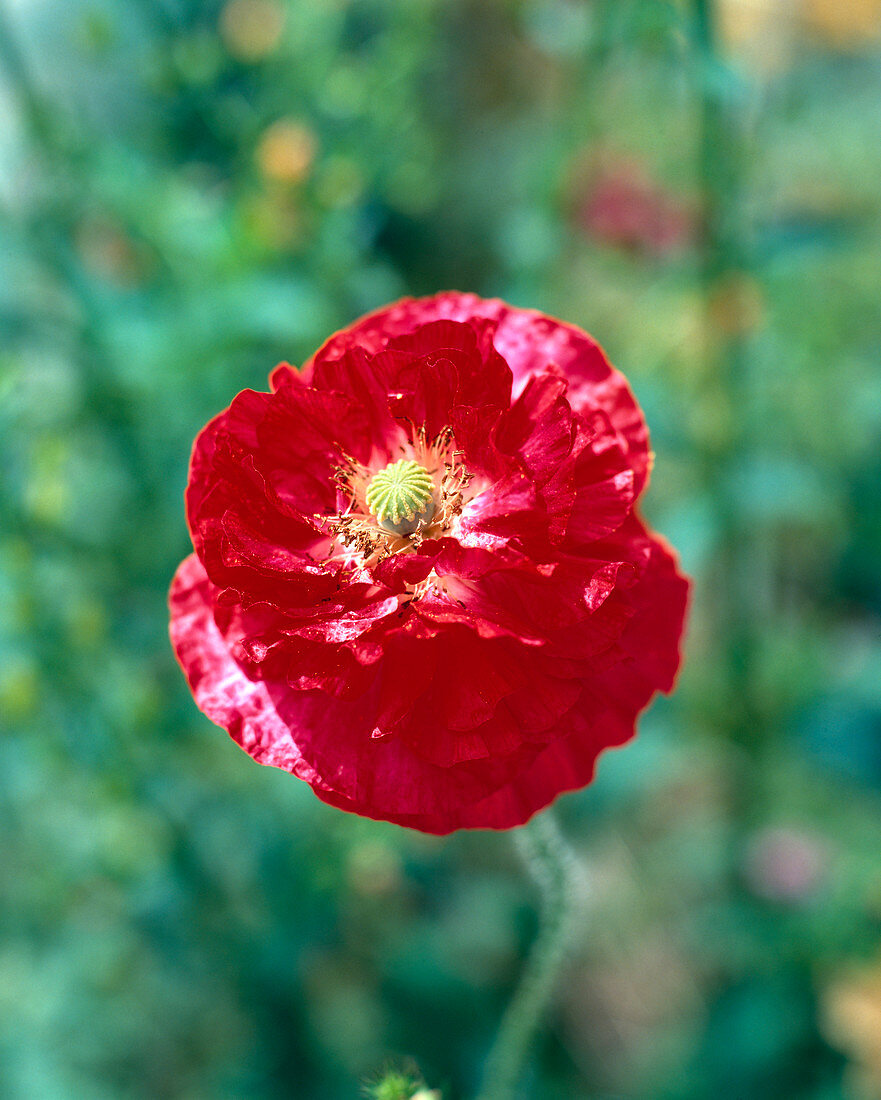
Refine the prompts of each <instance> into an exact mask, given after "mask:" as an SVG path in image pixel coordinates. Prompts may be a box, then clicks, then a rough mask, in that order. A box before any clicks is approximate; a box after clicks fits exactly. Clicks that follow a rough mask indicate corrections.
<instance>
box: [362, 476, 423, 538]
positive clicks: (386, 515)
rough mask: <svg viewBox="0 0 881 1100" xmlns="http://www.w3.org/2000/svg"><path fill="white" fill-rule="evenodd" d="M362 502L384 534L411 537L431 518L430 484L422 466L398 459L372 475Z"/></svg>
mask: <svg viewBox="0 0 881 1100" xmlns="http://www.w3.org/2000/svg"><path fill="white" fill-rule="evenodd" d="M365 501H366V503H367V507H368V508H369V509H370V512H371V514H372V515H374V516H375V517H376V522H377V523H378V524H379V525H380V527H382V528H383V529H384V530H386V531H389V532H391V533H393V534H395V535H411V534H413V532H414V531H415V530H416V529H417V527H419V526H420V525H425V524H427V523H428V522H429V521H430V519H431V517H432V516H433V515H434V512H435V499H434V481H433V480H432V477H431V474H430V473H429V472H428V470H426V469H425V467H424V466H420V465H419V463H418V462H415V461H414V460H413V459H412V458H402V459H399V460H398V461H397V462H390V463H389V464H388V466H386V467H385V469H383V470H380V471H379V473H377V474H374V475H373V477H372V478H371V480H370V484H369V485H368V486H367V493H366V495H365Z"/></svg>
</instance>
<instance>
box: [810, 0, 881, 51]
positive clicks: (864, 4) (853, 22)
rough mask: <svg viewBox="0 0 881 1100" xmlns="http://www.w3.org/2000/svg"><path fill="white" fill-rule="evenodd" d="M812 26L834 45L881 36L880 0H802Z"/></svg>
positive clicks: (853, 45)
mask: <svg viewBox="0 0 881 1100" xmlns="http://www.w3.org/2000/svg"><path fill="white" fill-rule="evenodd" d="M803 4H804V18H805V22H806V23H807V25H808V27H809V29H810V30H812V31H813V32H814V33H815V34H817V35H818V36H819V37H820V38H822V39H825V40H826V41H827V42H829V43H830V44H832V45H834V46H840V47H844V48H849V47H850V48H852V47H855V46H860V45H862V44H863V43H866V42H868V43H871V42H873V41H876V40H877V39H879V38H881V0H803Z"/></svg>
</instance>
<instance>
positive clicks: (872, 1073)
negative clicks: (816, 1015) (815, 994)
mask: <svg viewBox="0 0 881 1100" xmlns="http://www.w3.org/2000/svg"><path fill="white" fill-rule="evenodd" d="M821 1009H822V1015H823V1027H824V1031H825V1032H826V1036H827V1038H828V1039H829V1041H830V1042H831V1043H832V1045H833V1046H835V1047H837V1048H838V1049H839V1050H842V1051H844V1052H845V1053H846V1054H847V1055H848V1056H849V1057H850V1058H851V1059H853V1061H854V1062H856V1063H857V1068H858V1072H857V1074H855V1075H854V1077H855V1078H859V1080H860V1081H861V1082H862V1087H861V1089H860V1093H861V1094H862V1090H863V1089H865V1090H866V1091H865V1095H866V1096H872V1097H877V1096H881V963H875V964H873V965H872V966H869V967H866V968H864V969H862V970H859V971H856V972H853V973H851V974H848V975H845V976H843V977H840V978H839V979H838V980H836V981H834V982H832V983H831V985H829V986H828V987H827V989H826V990H825V993H824V995H823V997H822V999H821Z"/></svg>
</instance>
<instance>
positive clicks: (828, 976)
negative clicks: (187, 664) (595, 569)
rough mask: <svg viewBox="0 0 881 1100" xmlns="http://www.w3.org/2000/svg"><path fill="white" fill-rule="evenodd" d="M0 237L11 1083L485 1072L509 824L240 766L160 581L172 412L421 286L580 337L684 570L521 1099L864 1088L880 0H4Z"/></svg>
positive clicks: (596, 833)
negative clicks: (453, 826) (611, 375)
mask: <svg viewBox="0 0 881 1100" xmlns="http://www.w3.org/2000/svg"><path fill="white" fill-rule="evenodd" d="M0 256H2V274H0V724H2V727H3V738H2V741H0V754H2V759H0V792H2V802H0V865H2V868H3V872H2V879H0V897H2V915H0V927H2V940H0V1095H2V1096H3V1097H4V1098H5V1097H8V1098H10V1100H56V1098H57V1100H80V1098H82V1100H93V1098H94V1100H110V1098H113V1100H115V1098H121V1100H128V1098H133V1100H147V1098H150V1100H154V1098H155V1100H163V1098H169V1100H179V1098H180V1100H213V1098H218V1100H232V1098H247V1100H251V1098H253V1100H276V1098H282V1097H304V1098H313V1097H314V1098H316V1100H325V1098H327V1100H338V1098H340V1100H342V1098H346V1097H354V1096H357V1095H359V1089H360V1088H361V1084H362V1083H363V1081H365V1080H370V1079H375V1076H376V1075H377V1074H378V1073H380V1072H381V1071H382V1068H383V1066H384V1065H387V1064H397V1063H398V1062H399V1060H400V1059H405V1058H407V1057H411V1058H413V1059H415V1060H416V1062H417V1063H418V1065H419V1067H420V1068H421V1070H422V1072H423V1073H424V1075H425V1077H426V1079H427V1081H428V1082H429V1083H430V1084H432V1085H433V1086H435V1087H439V1088H442V1089H443V1090H444V1096H445V1098H446V1100H456V1098H462V1097H467V1096H469V1095H473V1093H474V1090H475V1087H476V1085H477V1082H478V1080H479V1076H480V1070H481V1065H482V1061H483V1058H484V1057H485V1054H486V1051H487V1048H488V1044H489V1042H490V1041H491V1038H492V1035H493V1032H494V1029H495V1026H496V1023H497V1021H498V1017H499V1015H500V1012H501V1011H502V1007H503V1005H504V1004H505V1002H506V1000H507V998H508V997H509V995H510V991H511V989H512V987H513V984H514V983H515V981H516V978H517V975H518V973H519V971H520V967H521V963H522V958H523V956H524V953H525V952H526V950H527V949H528V946H529V943H530V942H531V940H532V938H533V936H534V932H535V927H536V919H537V918H536V903H537V899H536V897H535V895H534V893H533V890H532V887H531V885H530V883H529V881H528V879H527V878H526V877H525V876H524V874H523V872H522V870H521V868H520V867H519V866H518V863H517V859H516V856H515V853H514V851H513V847H512V845H511V844H510V838H509V837H507V836H505V835H504V834H498V835H497V834H491V833H474V834H467V835H457V836H454V837H452V838H449V839H446V840H437V839H434V838H427V837H423V836H420V835H418V834H415V833H410V832H408V831H405V830H401V829H397V828H394V827H392V826H387V825H383V824H377V823H373V822H369V821H365V820H361V819H359V818H356V817H352V816H349V815H346V814H343V813H340V812H338V811H336V810H333V809H330V808H328V807H326V806H324V805H323V804H321V803H319V802H318V801H317V800H316V799H315V798H314V796H313V795H312V794H311V792H310V790H309V789H308V787H306V786H305V785H303V784H301V783H298V782H297V781H295V780H293V779H292V778H291V777H290V776H288V775H286V774H284V773H282V772H280V771H276V770H273V769H268V768H260V767H258V766H257V765H255V764H253V763H252V762H251V761H250V760H249V759H248V758H247V757H246V756H245V755H244V754H243V753H241V751H240V750H239V749H238V748H237V747H236V746H234V745H233V744H232V742H231V741H229V740H228V739H227V737H226V735H225V734H223V733H222V732H221V731H219V730H217V729H216V728H214V727H213V726H212V725H211V724H210V723H209V722H208V721H207V720H206V719H204V718H202V716H201V715H200V714H199V713H198V712H197V710H196V708H195V706H194V704H193V703H192V700H191V699H190V696H189V693H188V691H187V689H186V686H185V684H184V680H183V677H182V675H181V673H180V672H179V670H178V668H177V667H176V665H175V663H174V660H173V657H172V655H171V652H170V649H169V645H168V641H167V633H166V609H165V597H166V591H167V586H168V583H169V581H170V578H171V575H172V573H173V571H174V568H175V566H176V564H177V562H178V561H179V560H180V558H182V557H183V556H184V555H185V554H186V553H187V552H188V548H189V542H188V537H187V533H186V528H185V524H184V515H183V507H182V492H183V488H184V484H185V480H186V466H187V459H188V454H189V448H190V445H191V441H192V439H193V437H194V435H195V434H196V432H197V430H198V429H199V428H200V427H201V425H202V424H203V423H204V422H205V421H206V420H207V419H208V418H209V417H210V416H212V415H213V414H214V413H216V412H217V411H218V410H219V409H221V408H222V407H224V406H225V405H226V404H228V402H229V400H230V399H231V397H232V396H233V394H234V393H235V392H237V391H238V390H239V389H242V388H244V387H246V386H254V387H257V388H265V379H266V375H267V373H268V371H269V370H270V369H271V368H272V366H273V365H274V364H275V363H276V362H277V361H279V360H281V359H289V360H290V361H292V362H300V361H302V360H303V359H304V358H305V357H306V356H307V355H308V354H309V353H310V352H311V351H312V350H314V349H315V348H316V347H317V346H318V345H319V344H320V343H321V342H322V341H323V339H324V338H326V337H327V336H328V335H329V334H330V333H331V332H332V331H333V330H334V329H336V328H337V327H340V326H342V325H345V324H347V323H348V322H349V321H351V320H352V319H353V318H354V317H355V316H357V315H358V314H360V313H362V312H364V311H366V310H368V309H371V308H373V307H376V306H379V305H381V304H383V303H385V302H387V301H389V300H391V299H393V298H395V297H397V296H401V295H404V294H408V293H428V292H432V291H434V290H438V289H444V288H451V287H454V288H458V289H462V290H474V291H477V292H478V293H481V294H484V295H501V296H502V297H504V298H506V299H508V300H510V301H512V302H514V303H516V304H518V305H524V306H533V307H538V308H540V309H543V310H546V311H548V312H551V313H554V314H556V315H558V316H561V317H564V318H566V319H567V320H571V321H574V322H576V323H578V324H581V325H582V326H583V327H585V328H587V329H588V330H589V331H591V332H592V333H593V334H594V335H595V336H596V337H597V338H598V339H599V340H600V342H601V343H602V344H603V345H604V346H605V348H606V349H607V351H608V352H609V354H610V356H611V358H612V360H613V361H614V362H615V363H616V364H618V365H619V366H620V367H621V368H622V369H623V370H624V371H625V372H626V373H627V374H628V376H629V377H630V379H631V381H632V383H633V386H634V388H635V391H636V393H637V395H638V397H639V398H640V400H641V402H642V404H643V406H644V408H645V410H646V413H647V416H648V420H649V424H650V425H651V427H652V430H653V441H654V447H655V450H656V451H657V464H656V468H655V474H654V480H653V484H652V487H651V490H650V492H649V494H648V497H647V499H646V501H645V511H646V513H647V515H648V517H649V518H650V520H651V521H652V522H653V523H654V524H655V525H656V526H658V527H659V528H660V530H662V531H663V532H664V533H666V535H667V536H668V537H669V538H670V539H671V540H672V541H673V542H674V543H675V545H676V546H677V547H678V548H679V549H680V551H681V554H682V557H683V561H684V564H685V566H686V568H687V569H688V570H689V571H690V572H691V573H692V574H693V575H694V577H695V599H694V608H693V616H692V623H691V629H690V633H689V637H688V644H687V654H686V656H687V660H686V665H685V669H684V672H683V674H682V677H681V680H680V687H679V690H678V693H677V694H676V695H675V697H673V698H672V699H671V700H663V701H661V702H659V703H658V704H657V705H656V706H655V707H654V708H653V709H652V711H651V712H650V713H649V714H648V715H647V716H646V718H645V720H644V721H643V723H642V726H641V735H640V737H639V738H638V739H637V741H636V742H634V743H633V744H631V745H630V746H629V747H627V748H626V749H624V750H621V751H617V752H614V753H611V754H609V755H607V756H606V757H605V758H604V760H603V762H602V765H601V767H600V770H599V776H598V778H597V781H596V782H595V784H594V785H593V786H592V787H591V788H590V789H588V790H586V791H583V792H580V793H578V794H574V795H569V796H567V797H566V798H565V799H563V800H562V801H561V803H560V804H559V810H560V815H561V818H562V821H563V824H564V827H565V829H566V831H567V834H568V836H569V837H570V838H571V840H572V842H573V844H574V846H575V847H576V848H577V850H578V852H579V854H580V856H581V857H582V859H583V860H584V863H585V865H586V867H587V868H588V871H589V873H590V875H591V878H592V882H593V889H592V894H591V901H590V909H589V912H588V913H587V914H586V916H585V920H584V927H583V932H582V934H581V936H580V939H579V942H578V944H577V949H576V951H575V954H574V957H573V960H572V963H571V965H570V967H569V968H568V971H567V975H566V979H565V982H564V984H563V987H562V988H561V990H560V995H559V997H558V999H557V1002H556V1004H555V1008H554V1012H553V1017H552V1020H551V1022H550V1027H549V1029H548V1032H547V1034H546V1035H545V1037H544V1038H543V1039H542V1041H541V1042H540V1044H539V1046H538V1049H537V1051H536V1055H537V1057H536V1060H535V1064H534V1066H533V1068H532V1070H531V1078H530V1079H529V1080H528V1081H527V1083H526V1087H525V1091H524V1096H529V1097H532V1098H535V1100H564V1098H576V1100H580V1098H600V1097H602V1098H612V1097H627V1098H640V1100H641V1098H645V1100H656V1098H657V1100H702V1098H707V1097H712V1098H716V1097H726V1098H727V1097H731V1098H735V1100H739V1098H744V1100H752V1098H757V1100H763V1098H769V1100H770V1098H780V1097H782V1098H812V1100H834V1098H840V1097H847V1098H856V1100H871V1098H877V1097H881V629H879V627H881V445H879V439H881V370H879V364H881V0H786V2H783V0H725V2H724V3H723V2H721V0H719V2H718V3H715V4H713V3H711V2H710V0H693V2H689V3H685V2H682V3H667V2H662V0H516V2H503V0H451V2H441V0H403V2H393V0H310V2H306V0H227V2H226V3H221V2H220V0H124V2H123V0H2V7H0Z"/></svg>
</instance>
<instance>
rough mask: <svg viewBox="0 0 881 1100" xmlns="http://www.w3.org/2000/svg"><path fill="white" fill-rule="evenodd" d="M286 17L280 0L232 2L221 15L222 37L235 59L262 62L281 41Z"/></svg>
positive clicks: (230, 1) (231, 0)
mask: <svg viewBox="0 0 881 1100" xmlns="http://www.w3.org/2000/svg"><path fill="white" fill-rule="evenodd" d="M284 18H285V17H284V9H283V8H282V6H281V4H280V3H278V0H229V3H227V4H225V5H224V8H223V11H222V12H221V13H220V34H221V37H222V38H223V41H224V43H225V44H226V48H227V49H228V50H229V52H230V53H231V54H232V55H233V57H237V58H238V59H239V60H240V61H259V60H260V59H261V58H263V57H266V56H267V55H268V54H271V53H272V51H273V50H274V49H276V47H277V46H278V44H279V42H280V41H281V36H282V32H283V31H284Z"/></svg>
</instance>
